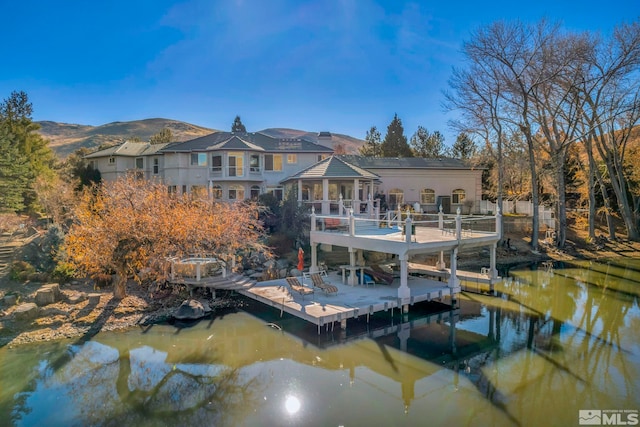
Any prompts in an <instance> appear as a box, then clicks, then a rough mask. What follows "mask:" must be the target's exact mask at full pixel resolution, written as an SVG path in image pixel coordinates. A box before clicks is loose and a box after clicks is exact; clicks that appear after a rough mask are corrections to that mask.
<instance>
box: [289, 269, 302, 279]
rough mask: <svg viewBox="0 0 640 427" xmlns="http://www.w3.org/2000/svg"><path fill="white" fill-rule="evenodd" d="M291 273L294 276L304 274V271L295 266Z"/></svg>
mask: <svg viewBox="0 0 640 427" xmlns="http://www.w3.org/2000/svg"><path fill="white" fill-rule="evenodd" d="M290 275H291V276H294V277H296V276H302V272H301V271H300V270H298V269H297V268H293V269H291V273H290Z"/></svg>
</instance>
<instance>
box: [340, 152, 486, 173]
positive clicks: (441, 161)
mask: <svg viewBox="0 0 640 427" xmlns="http://www.w3.org/2000/svg"><path fill="white" fill-rule="evenodd" d="M337 157H339V158H340V159H342V160H344V161H346V162H349V163H351V164H353V165H356V166H359V167H361V168H364V169H467V170H469V169H476V168H474V167H471V166H469V165H468V164H467V163H466V162H465V161H464V160H460V159H451V158H436V159H427V158H424V157H367V156H357V155H346V154H345V155H340V156H337Z"/></svg>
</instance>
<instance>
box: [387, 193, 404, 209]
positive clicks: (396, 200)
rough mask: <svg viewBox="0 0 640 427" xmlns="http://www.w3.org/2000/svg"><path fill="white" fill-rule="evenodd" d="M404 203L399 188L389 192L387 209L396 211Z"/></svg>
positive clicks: (402, 194)
mask: <svg viewBox="0 0 640 427" xmlns="http://www.w3.org/2000/svg"><path fill="white" fill-rule="evenodd" d="M403 203H404V192H403V191H402V190H401V189H399V188H394V189H393V190H389V207H390V208H391V209H398V206H401V205H402V204H403Z"/></svg>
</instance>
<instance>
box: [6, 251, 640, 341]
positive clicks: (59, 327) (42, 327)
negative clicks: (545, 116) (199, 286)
mask: <svg viewBox="0 0 640 427" xmlns="http://www.w3.org/2000/svg"><path fill="white" fill-rule="evenodd" d="M515 242H516V243H515V245H517V246H514V247H515V248H516V249H515V250H505V249H503V248H499V249H498V253H497V266H498V268H499V270H500V271H505V270H508V269H510V268H514V267H516V266H523V265H527V264H533V263H540V262H543V261H547V260H554V261H570V260H575V259H599V258H606V257H620V256H621V257H625V256H626V257H633V256H635V257H637V256H638V253H640V243H637V242H622V241H621V242H612V243H611V244H609V245H606V247H603V248H600V249H599V250H594V248H590V247H581V248H579V247H575V246H573V247H569V249H568V250H565V251H557V250H546V251H545V250H544V247H543V250H542V251H541V252H536V253H534V252H531V251H530V250H529V249H528V246H527V242H526V241H524V240H517V241H515ZM487 258H488V257H487V255H486V254H482V253H477V254H463V255H462V256H461V258H460V260H459V263H458V267H459V268H460V269H467V270H471V271H474V270H479V269H480V268H481V267H482V266H485V265H486V263H487ZM0 282H1V283H0V301H3V300H4V298H5V297H6V296H9V301H11V300H12V295H15V296H16V298H15V299H16V301H13V302H12V304H10V305H9V304H7V303H6V302H5V304H3V305H1V306H0V348H2V347H4V346H8V347H9V348H11V347H15V346H18V345H25V344H29V343H37V342H41V341H52V340H60V339H70V338H77V339H90V338H91V337H92V336H93V335H95V334H96V333H98V332H100V331H115V330H124V329H130V328H134V327H144V326H145V325H149V324H153V323H158V322H165V321H168V320H170V319H171V318H172V315H173V313H174V312H175V310H176V308H178V307H179V306H180V304H181V303H182V302H183V301H185V299H187V298H188V297H189V294H188V293H187V292H186V290H185V289H178V288H173V289H166V290H164V291H156V292H150V291H149V289H146V288H144V287H142V286H140V285H137V284H133V283H132V284H130V285H129V286H128V295H127V297H126V298H124V299H122V300H116V299H114V298H113V292H112V290H111V289H110V288H105V289H94V288H93V285H92V284H91V283H89V282H85V281H74V282H72V283H71V284H65V285H62V286H59V291H58V292H59V295H58V298H57V299H56V301H54V302H47V303H46V304H43V305H41V306H37V304H35V302H36V296H37V294H38V290H39V289H41V288H42V286H43V285H44V284H42V283H16V282H11V281H9V280H7V279H6V278H5V279H0ZM231 295H232V294H231V293H229V294H227V295H221V293H220V292H218V295H217V296H218V297H217V298H216V299H211V298H210V297H209V298H207V296H205V295H201V296H200V297H201V298H202V300H203V301H204V302H206V303H207V304H208V305H209V306H210V307H211V308H212V309H213V310H214V311H215V310H216V309H222V308H229V307H236V308H237V307H240V306H241V305H242V299H240V298H234V297H233V296H231ZM5 301H6V300H5ZM14 303H18V304H21V303H32V305H33V306H37V307H36V309H35V312H34V314H33V316H30V315H27V316H26V318H24V319H20V317H21V316H16V310H17V308H18V307H19V306H20V305H13V304H14ZM23 305H24V304H23Z"/></svg>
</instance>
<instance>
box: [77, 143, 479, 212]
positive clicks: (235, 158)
mask: <svg viewBox="0 0 640 427" xmlns="http://www.w3.org/2000/svg"><path fill="white" fill-rule="evenodd" d="M330 142H331V141H330V138H328V137H326V136H323V138H320V136H319V137H318V139H317V141H315V140H310V139H307V138H306V137H300V138H277V137H272V136H269V135H266V134H263V133H259V132H257V133H233V132H215V133H212V134H210V135H206V136H203V137H200V138H196V139H192V140H190V141H185V142H173V143H170V144H156V145H151V144H149V143H135V142H125V143H123V144H121V145H119V146H117V147H111V148H108V149H105V150H100V151H97V152H95V153H92V154H89V155H87V156H86V158H87V159H88V160H89V161H91V162H92V163H93V166H94V168H96V169H98V170H100V172H101V174H102V177H103V179H104V180H106V181H110V180H114V179H116V178H118V177H119V176H122V175H123V174H125V173H128V172H129V173H130V172H132V171H133V172H134V173H136V175H137V176H139V177H140V178H146V179H154V178H155V179H160V180H162V182H163V183H165V184H166V185H167V187H168V191H170V192H175V193H193V192H203V193H205V194H208V195H209V196H210V197H211V198H212V199H215V200H222V201H235V200H244V199H249V198H256V197H258V196H259V195H260V194H263V193H273V194H274V195H275V196H276V197H277V198H278V199H282V198H283V197H284V195H285V192H286V191H287V189H288V188H292V187H293V188H294V189H296V190H297V194H298V199H299V200H300V202H304V203H314V204H315V205H316V206H318V207H320V206H321V207H322V209H321V210H322V211H323V212H324V213H328V212H330V211H333V210H334V207H335V206H336V205H337V203H338V200H339V199H342V200H344V201H345V202H346V203H347V204H348V205H350V206H354V207H356V210H359V208H358V206H360V205H362V206H363V207H364V205H365V204H366V203H367V200H369V199H370V198H372V197H375V196H376V195H384V196H385V199H386V202H387V207H388V208H389V209H396V208H397V207H398V206H401V205H405V204H410V205H412V206H414V205H415V206H417V205H419V208H420V210H421V211H424V212H436V211H437V210H438V207H439V206H440V205H442V206H443V209H444V211H445V212H446V213H449V212H451V213H453V212H455V210H456V209H457V208H462V210H463V212H465V213H467V212H471V211H472V209H473V208H472V207H471V206H472V205H473V206H479V201H480V199H481V194H482V187H481V177H482V171H481V170H478V169H474V168H472V167H469V166H468V165H466V164H465V163H464V162H462V161H460V160H456V159H424V158H372V157H363V156H356V155H340V156H338V155H336V156H334V155H333V149H332V148H331V143H330ZM465 207H466V209H465Z"/></svg>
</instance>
